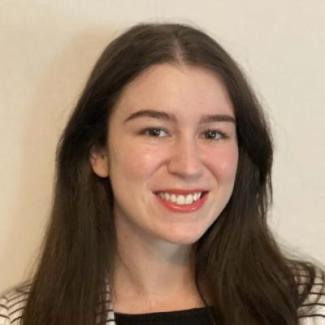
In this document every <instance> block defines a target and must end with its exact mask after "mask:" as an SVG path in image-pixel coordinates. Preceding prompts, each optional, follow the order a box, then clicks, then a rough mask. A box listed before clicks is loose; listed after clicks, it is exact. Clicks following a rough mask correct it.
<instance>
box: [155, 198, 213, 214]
mask: <svg viewBox="0 0 325 325" xmlns="http://www.w3.org/2000/svg"><path fill="white" fill-rule="evenodd" d="M155 196H156V197H157V199H158V201H159V202H160V203H161V204H162V205H163V206H164V207H166V208H167V209H168V210H171V211H174V212H184V213H186V212H194V211H197V210H198V209H200V208H201V207H202V206H203V204H204V203H205V201H206V200H207V197H208V193H205V194H204V195H203V196H202V197H201V198H200V199H199V200H197V201H195V202H193V203H192V204H185V205H179V204H175V203H173V202H170V201H167V200H164V199H162V198H161V197H160V196H159V195H155Z"/></svg>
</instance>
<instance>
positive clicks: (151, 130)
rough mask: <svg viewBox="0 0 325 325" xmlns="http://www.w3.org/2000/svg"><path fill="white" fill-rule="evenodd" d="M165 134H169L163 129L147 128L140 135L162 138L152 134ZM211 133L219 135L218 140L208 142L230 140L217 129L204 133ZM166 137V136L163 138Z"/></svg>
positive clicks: (213, 139)
mask: <svg viewBox="0 0 325 325" xmlns="http://www.w3.org/2000/svg"><path fill="white" fill-rule="evenodd" d="M157 131H159V132H161V131H163V132H165V133H166V134H168V131H167V130H165V129H163V128H158V127H157V128H145V129H143V130H141V131H140V133H139V134H140V135H145V136H149V137H153V138H161V137H160V136H159V135H158V136H157V133H155V135H154V134H152V132H157ZM211 132H214V133H215V134H218V138H214V137H212V138H206V139H207V140H210V141H218V140H221V139H227V138H229V137H228V135H226V134H225V133H224V132H221V131H219V130H215V129H208V130H206V131H205V132H204V134H208V133H211ZM163 137H164V136H163Z"/></svg>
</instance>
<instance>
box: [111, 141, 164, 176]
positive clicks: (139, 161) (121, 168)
mask: <svg viewBox="0 0 325 325" xmlns="http://www.w3.org/2000/svg"><path fill="white" fill-rule="evenodd" d="M115 148H116V150H112V151H111V157H112V159H111V171H112V174H118V175H114V176H118V177H123V178H125V179H126V180H130V179H139V180H143V179H144V178H145V177H148V176H150V175H151V174H152V173H153V172H154V171H155V170H156V169H157V168H158V167H159V165H160V164H161V161H162V157H161V151H160V152H159V151H157V150H153V148H150V147H144V146H139V145H137V146H136V145H134V146H133V145H130V144H128V143H124V144H123V143H120V144H119V145H118V146H115Z"/></svg>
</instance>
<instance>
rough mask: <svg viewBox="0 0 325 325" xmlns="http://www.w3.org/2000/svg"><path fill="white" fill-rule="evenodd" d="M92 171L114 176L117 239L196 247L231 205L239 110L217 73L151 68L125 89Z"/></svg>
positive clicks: (175, 67)
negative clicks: (237, 111) (234, 107)
mask: <svg viewBox="0 0 325 325" xmlns="http://www.w3.org/2000/svg"><path fill="white" fill-rule="evenodd" d="M102 153H103V155H100V154H99V153H98V154H96V155H95V156H93V158H92V159H91V163H92V166H93V169H94V171H95V172H96V173H97V174H98V175H99V176H101V177H107V176H108V177H109V179H110V181H111V185H112V189H113V193H114V199H115V203H114V216H115V222H116V229H117V233H118V237H119V238H124V239H131V238H138V239H139V240H150V241H153V240H154V241H158V242H161V241H163V242H169V243H174V244H175V243H177V244H192V243H194V242H196V241H197V240H198V239H199V238H200V237H201V236H202V235H203V234H204V233H205V231H206V230H207V229H208V228H209V227H210V225H211V224H212V223H213V222H214V221H215V220H216V218H218V216H219V215H220V213H221V211H222V210H223V209H224V207H225V206H226V204H227V202H228V200H229V198H230V196H231V194H232V191H233V186H234V182H235V177H236V170H237V162H238V146H237V137H236V125H235V116H234V110H233V106H232V103H231V100H230V98H229V96H228V93H227V91H226V88H225V86H224V85H223V83H222V82H221V81H220V80H219V79H218V78H217V77H216V75H215V74H213V73H212V72H210V71H208V70H206V69H204V68H200V67H194V66H189V65H171V64H159V65H155V66H152V67H150V68H149V69H147V70H146V71H145V72H144V73H142V74H141V75H140V76H138V77H137V78H136V79H135V80H134V81H133V82H132V83H130V84H129V85H128V86H127V87H126V88H125V89H124V91H123V92H122V95H121V97H120V99H119V101H118V103H117V104H116V106H115V107H114V110H113V113H112V115H111V118H110V120H109V131H108V138H107V147H106V148H105V150H104V151H103V152H102Z"/></svg>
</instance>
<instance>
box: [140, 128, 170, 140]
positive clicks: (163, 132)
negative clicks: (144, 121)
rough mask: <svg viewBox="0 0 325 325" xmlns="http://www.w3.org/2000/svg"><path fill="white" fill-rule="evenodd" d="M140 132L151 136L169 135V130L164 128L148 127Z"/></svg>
mask: <svg viewBox="0 0 325 325" xmlns="http://www.w3.org/2000/svg"><path fill="white" fill-rule="evenodd" d="M140 134H142V135H146V136H149V137H155V138H162V137H166V136H167V135H168V132H167V131H166V130H164V129H162V128H146V129H143V130H141V131H140Z"/></svg>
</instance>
